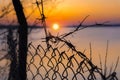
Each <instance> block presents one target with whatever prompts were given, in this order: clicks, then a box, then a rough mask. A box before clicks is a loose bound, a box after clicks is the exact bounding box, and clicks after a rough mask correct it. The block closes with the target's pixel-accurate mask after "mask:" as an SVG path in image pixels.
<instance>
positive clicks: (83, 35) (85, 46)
mask: <svg viewBox="0 0 120 80" xmlns="http://www.w3.org/2000/svg"><path fill="white" fill-rule="evenodd" d="M72 30H74V28H61V29H59V30H58V31H55V30H52V29H49V31H50V32H51V34H52V35H58V36H59V35H61V34H64V33H67V32H69V31H72ZM36 34H37V35H36ZM43 37H44V30H43V29H40V30H35V31H34V30H33V31H32V33H31V34H30V35H29V41H32V42H34V44H35V45H37V44H43V45H44V43H42V42H41V41H43V39H41V38H43ZM66 39H67V40H69V41H70V42H71V43H73V44H74V45H75V47H76V48H77V49H78V50H79V51H81V52H83V51H84V50H85V54H86V55H88V56H89V55H90V46H89V44H90V43H91V46H92V57H93V62H94V63H95V64H96V65H98V66H99V65H100V59H99V55H100V56H101V58H102V63H103V64H104V60H105V54H106V48H107V41H108V42H109V44H108V58H107V67H108V71H107V72H109V71H110V67H111V66H112V65H114V66H115V64H116V61H117V58H118V56H120V27H90V28H85V29H83V30H80V31H78V32H75V33H74V34H72V35H71V36H68V37H67V38H66ZM116 72H117V73H118V74H117V75H120V62H119V64H118V67H117V70H116ZM118 77H119V76H118ZM119 79H120V77H119Z"/></svg>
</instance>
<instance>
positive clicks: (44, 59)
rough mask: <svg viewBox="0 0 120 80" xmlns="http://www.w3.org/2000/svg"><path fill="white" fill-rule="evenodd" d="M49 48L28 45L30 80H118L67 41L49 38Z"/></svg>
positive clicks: (113, 73) (113, 74)
mask: <svg viewBox="0 0 120 80" xmlns="http://www.w3.org/2000/svg"><path fill="white" fill-rule="evenodd" d="M49 38H50V40H51V41H50V42H51V43H49V47H47V48H44V47H43V46H42V45H40V44H39V45H37V46H34V44H33V43H30V44H29V45H28V59H27V62H28V63H27V75H28V78H27V79H28V80H100V79H101V80H118V78H117V76H116V72H112V73H110V74H108V75H106V74H104V73H103V70H102V69H101V68H99V67H98V66H97V65H95V64H93V62H92V61H91V59H90V58H88V57H87V56H86V55H85V54H84V52H80V51H79V50H77V49H76V48H75V46H74V45H73V44H72V43H71V42H69V41H66V40H65V39H62V38H60V37H55V36H49Z"/></svg>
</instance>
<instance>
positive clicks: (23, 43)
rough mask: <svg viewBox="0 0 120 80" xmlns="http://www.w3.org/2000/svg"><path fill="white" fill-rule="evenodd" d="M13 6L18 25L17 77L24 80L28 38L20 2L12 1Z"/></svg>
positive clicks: (17, 0) (18, 0)
mask: <svg viewBox="0 0 120 80" xmlns="http://www.w3.org/2000/svg"><path fill="white" fill-rule="evenodd" d="M12 2H13V6H14V8H15V11H16V15H17V19H18V22H19V24H20V26H19V31H18V32H19V54H18V55H19V59H18V60H19V67H18V72H19V77H18V79H20V80H26V77H27V74H26V59H27V41H28V40H27V36H28V25H27V22H26V18H25V15H24V12H23V8H22V4H21V2H20V0H12Z"/></svg>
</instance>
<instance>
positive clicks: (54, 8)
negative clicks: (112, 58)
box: [0, 0, 120, 26]
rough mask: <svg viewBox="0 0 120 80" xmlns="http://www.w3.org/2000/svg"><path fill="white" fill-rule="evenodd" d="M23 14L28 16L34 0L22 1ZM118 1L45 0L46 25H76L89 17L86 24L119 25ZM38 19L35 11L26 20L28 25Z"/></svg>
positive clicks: (119, 11)
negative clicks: (106, 22)
mask: <svg viewBox="0 0 120 80" xmlns="http://www.w3.org/2000/svg"><path fill="white" fill-rule="evenodd" d="M8 2H9V1H8V0H5V1H1V0H0V5H1V6H3V4H4V5H6V4H7V3H8ZM23 2H24V3H23V6H24V7H25V10H24V11H25V13H26V15H28V14H29V13H30V12H31V10H33V9H31V7H29V6H30V5H32V6H34V7H36V5H35V4H33V3H34V2H35V0H31V1H30V0H26V1H25V0H23ZM119 8H120V0H47V1H46V2H45V15H46V17H47V23H48V24H49V25H52V24H53V23H58V24H60V25H61V26H66V25H73V24H78V23H79V22H80V21H81V20H82V19H83V18H84V17H85V16H87V15H90V17H89V18H88V19H87V20H86V23H94V22H98V23H102V22H105V21H110V23H120V10H119ZM0 10H1V9H0ZM38 17H39V12H38V10H37V9H36V11H35V13H34V14H33V15H32V17H31V18H30V19H29V20H28V21H29V22H30V23H31V22H32V21H34V19H36V18H38Z"/></svg>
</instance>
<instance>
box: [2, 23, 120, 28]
mask: <svg viewBox="0 0 120 80" xmlns="http://www.w3.org/2000/svg"><path fill="white" fill-rule="evenodd" d="M77 26H78V25H73V26H66V27H65V28H76V27H77ZM18 27H19V25H0V29H9V28H10V29H17V28H18ZM81 27H88V28H90V27H95V28H97V27H115V28H116V27H120V24H94V25H82V26H81ZM28 28H30V29H38V28H43V27H42V26H29V27H28Z"/></svg>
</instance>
